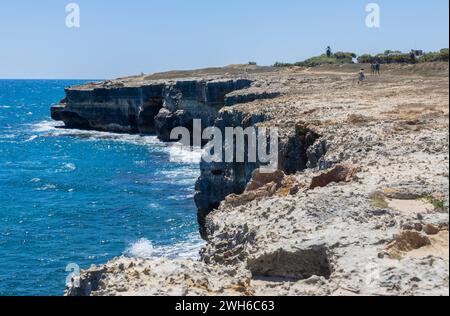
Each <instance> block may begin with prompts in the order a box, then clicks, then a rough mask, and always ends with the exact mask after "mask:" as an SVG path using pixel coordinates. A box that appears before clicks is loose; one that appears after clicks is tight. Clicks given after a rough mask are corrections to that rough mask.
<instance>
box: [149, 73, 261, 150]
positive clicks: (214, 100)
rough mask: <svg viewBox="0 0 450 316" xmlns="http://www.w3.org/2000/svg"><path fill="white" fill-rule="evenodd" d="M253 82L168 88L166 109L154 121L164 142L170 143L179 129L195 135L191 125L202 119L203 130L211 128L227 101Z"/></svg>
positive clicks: (202, 82)
mask: <svg viewBox="0 0 450 316" xmlns="http://www.w3.org/2000/svg"><path fill="white" fill-rule="evenodd" d="M251 84H252V81H250V80H246V79H237V80H211V81H206V80H200V81H198V80H182V81H177V82H174V83H171V84H168V85H166V87H165V88H164V91H163V96H164V97H163V98H164V103H163V109H162V110H161V111H160V112H159V114H158V115H157V116H156V117H155V124H156V126H157V128H156V132H157V134H158V137H159V138H160V139H161V140H162V141H166V142H170V141H172V140H171V139H170V132H171V131H172V130H173V129H174V128H176V127H186V128H188V129H189V130H190V131H192V128H193V127H192V121H193V120H194V119H201V120H202V126H203V128H205V127H209V126H212V125H213V124H214V121H215V119H216V118H217V115H218V112H219V110H220V109H221V108H222V107H224V106H225V97H226V95H227V94H229V93H230V92H232V91H236V90H239V89H244V88H248V87H249V86H250V85H251Z"/></svg>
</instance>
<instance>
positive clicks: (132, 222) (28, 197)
mask: <svg viewBox="0 0 450 316" xmlns="http://www.w3.org/2000/svg"><path fill="white" fill-rule="evenodd" d="M79 83H82V81H51V80H49V81H45V80H0V295H62V294H63V290H64V285H65V282H66V276H67V275H68V272H66V267H67V265H69V264H72V263H75V264H77V265H79V266H80V267H81V268H87V267H89V266H90V265H91V264H100V263H105V262H106V261H108V260H109V259H111V258H113V257H115V256H119V255H128V256H140V257H159V256H167V257H195V256H197V253H198V247H199V245H200V244H201V241H200V239H199V237H198V233H197V231H198V228H197V223H196V209H195V205H194V202H193V194H194V183H195V180H196V178H197V177H198V173H199V171H198V164H197V163H196V162H195V157H192V158H193V159H184V157H185V156H184V153H183V151H181V150H179V149H178V148H177V147H174V146H166V145H164V144H162V143H160V142H159V141H157V139H156V138H155V137H152V136H145V137H142V136H137V135H114V134H110V133H99V132H83V131H76V130H75V131H69V130H64V129H60V128H58V125H60V124H57V123H54V122H52V121H51V120H50V117H49V108H50V106H51V105H52V104H54V103H56V102H57V101H59V100H60V99H62V98H63V96H64V87H66V86H69V85H73V84H79ZM170 153H171V154H172V155H169V154H170ZM174 157H175V158H174ZM177 157H178V159H176V158H177Z"/></svg>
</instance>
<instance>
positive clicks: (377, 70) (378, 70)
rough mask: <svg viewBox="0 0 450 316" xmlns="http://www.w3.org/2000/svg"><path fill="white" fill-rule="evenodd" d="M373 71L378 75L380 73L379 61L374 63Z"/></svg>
mask: <svg viewBox="0 0 450 316" xmlns="http://www.w3.org/2000/svg"><path fill="white" fill-rule="evenodd" d="M375 73H376V74H377V75H378V76H380V75H381V65H380V63H376V64H375Z"/></svg>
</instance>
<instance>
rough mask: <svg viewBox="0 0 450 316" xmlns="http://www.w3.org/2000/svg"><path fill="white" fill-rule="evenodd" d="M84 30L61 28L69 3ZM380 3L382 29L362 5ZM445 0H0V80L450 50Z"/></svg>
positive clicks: (92, 75)
mask: <svg viewBox="0 0 450 316" xmlns="http://www.w3.org/2000/svg"><path fill="white" fill-rule="evenodd" d="M70 2H77V3H79V5H80V7H81V27H80V28H79V29H69V28H67V27H66V26H65V18H66V14H67V13H66V12H65V6H66V4H68V3H70ZM369 2H376V3H378V4H379V5H380V7H381V28H379V29H369V28H367V27H366V25H365V17H366V14H367V13H366V12H365V6H366V4H367V3H369ZM448 10H449V2H448V0H394V1H393V0H366V1H364V0H309V1H307V0H164V1H162V0H161V1H153V0H128V1H124V0H114V1H111V0H109V1H107V0H75V1H70V0H67V1H66V0H39V1H36V0H14V1H6V0H2V1H1V3H0V78H114V77H118V76H124V75H131V74H136V73H140V72H145V73H151V72H157V71H164V70H174V69H192V68H199V67H208V66H224V65H228V64H234V63H246V62H248V61H257V62H258V63H259V64H262V65H269V64H273V63H274V62H275V61H283V62H293V61H299V60H303V59H305V58H307V57H310V56H313V55H317V54H319V53H322V52H323V51H324V49H325V47H326V46H327V45H331V46H332V47H333V49H334V50H345V51H354V52H356V53H375V52H382V51H384V50H385V49H399V50H404V51H409V50H410V49H411V48H421V49H425V50H438V49H440V48H442V47H448V46H449V44H448V38H449V17H448Z"/></svg>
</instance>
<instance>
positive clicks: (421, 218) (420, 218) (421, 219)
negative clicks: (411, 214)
mask: <svg viewBox="0 0 450 316" xmlns="http://www.w3.org/2000/svg"><path fill="white" fill-rule="evenodd" d="M417 219H418V220H419V221H423V215H422V214H420V213H418V214H417Z"/></svg>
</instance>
